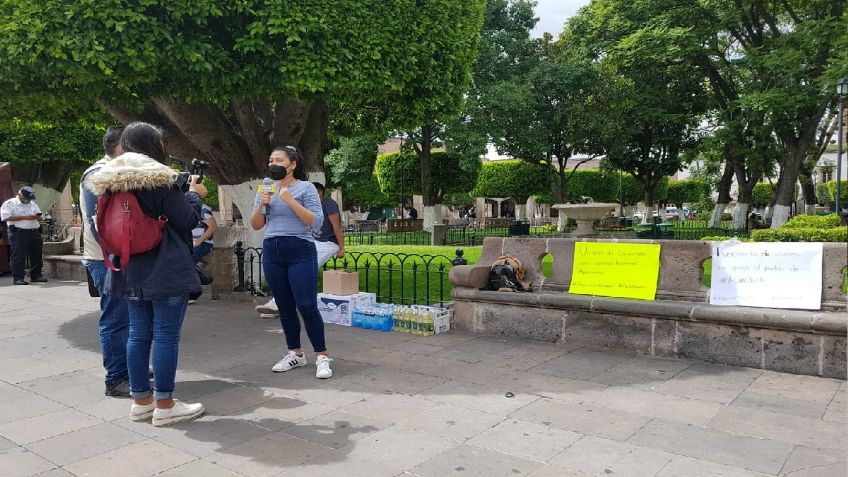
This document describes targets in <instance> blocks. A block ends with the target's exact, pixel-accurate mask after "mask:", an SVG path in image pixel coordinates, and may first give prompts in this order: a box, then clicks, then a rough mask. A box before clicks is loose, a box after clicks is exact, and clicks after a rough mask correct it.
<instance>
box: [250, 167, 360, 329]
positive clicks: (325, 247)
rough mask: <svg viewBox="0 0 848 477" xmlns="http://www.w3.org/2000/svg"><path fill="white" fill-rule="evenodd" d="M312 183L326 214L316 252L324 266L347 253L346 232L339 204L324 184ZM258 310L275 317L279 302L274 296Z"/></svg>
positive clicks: (322, 210) (262, 315)
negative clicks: (329, 194) (328, 193)
mask: <svg viewBox="0 0 848 477" xmlns="http://www.w3.org/2000/svg"><path fill="white" fill-rule="evenodd" d="M312 185H314V186H315V189H316V190H318V196H319V197H321V212H323V214H324V222H323V223H322V224H321V233H320V234H318V235H317V236H316V237H315V252H316V253H317V254H318V268H321V267H323V266H324V264H325V263H327V261H328V260H330V257H333V256H334V255H335V257H336V258H343V257H344V255H345V246H344V232H343V231H342V219H341V213H340V212H339V204H337V203H336V201H335V200H333V199H332V198H330V197H327V196H325V194H324V185H323V184H321V183H320V182H313V183H312ZM256 311H257V312H258V313H259V314H260V315H261V317H262V318H273V317H275V316H277V315H278V314H279V310H277V302H276V300H274V298H271V300H269V301H268V303H266V304H264V305H259V306H257V307H256Z"/></svg>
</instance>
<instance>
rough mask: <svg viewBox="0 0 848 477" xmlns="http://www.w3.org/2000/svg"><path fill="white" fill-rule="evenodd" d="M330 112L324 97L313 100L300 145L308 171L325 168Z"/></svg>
mask: <svg viewBox="0 0 848 477" xmlns="http://www.w3.org/2000/svg"><path fill="white" fill-rule="evenodd" d="M329 121H330V114H329V111H328V109H327V103H325V102H324V100H322V99H318V100H315V101H313V102H312V104H311V105H310V106H309V114H308V116H307V117H306V121H305V127H304V128H303V133H302V134H301V135H300V141H298V143H297V144H298V147H300V150H301V152H302V153H303V160H304V162H305V164H304V168H305V169H306V170H307V171H308V172H317V171H323V170H324V152H325V148H326V146H327V125H328V124H329Z"/></svg>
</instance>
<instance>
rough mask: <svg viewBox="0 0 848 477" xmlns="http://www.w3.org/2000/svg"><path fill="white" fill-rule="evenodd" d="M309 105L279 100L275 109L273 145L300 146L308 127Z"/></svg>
mask: <svg viewBox="0 0 848 477" xmlns="http://www.w3.org/2000/svg"><path fill="white" fill-rule="evenodd" d="M308 114H309V105H307V104H305V103H301V102H299V101H286V100H279V101H277V105H276V106H275V107H274V136H273V137H272V138H271V144H272V145H274V146H285V145H294V144H300V138H301V137H302V136H303V131H304V129H305V127H306V125H305V123H306V120H307V116H308Z"/></svg>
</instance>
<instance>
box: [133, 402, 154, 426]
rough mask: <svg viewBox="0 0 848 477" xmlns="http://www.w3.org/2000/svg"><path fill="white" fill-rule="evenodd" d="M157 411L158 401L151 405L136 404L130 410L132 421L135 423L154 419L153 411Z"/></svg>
mask: <svg viewBox="0 0 848 477" xmlns="http://www.w3.org/2000/svg"><path fill="white" fill-rule="evenodd" d="M155 409H156V401H152V402H151V403H150V404H135V403H133V405H132V407H131V408H130V419H132V420H133V421H135V422H139V421H146V420H148V419H150V418H151V417H153V411H154V410H155Z"/></svg>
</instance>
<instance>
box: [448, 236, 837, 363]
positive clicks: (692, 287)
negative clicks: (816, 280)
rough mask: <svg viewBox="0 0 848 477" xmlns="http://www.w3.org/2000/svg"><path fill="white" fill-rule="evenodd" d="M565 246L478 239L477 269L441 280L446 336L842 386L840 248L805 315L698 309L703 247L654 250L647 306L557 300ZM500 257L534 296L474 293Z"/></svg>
mask: <svg viewBox="0 0 848 477" xmlns="http://www.w3.org/2000/svg"><path fill="white" fill-rule="evenodd" d="M574 242H575V240H574V239H547V240H546V239H532V238H515V239H509V238H508V239H501V238H487V239H486V241H485V242H484V249H483V254H482V256H481V258H480V260H479V261H478V262H477V263H478V264H477V265H472V266H458V267H454V268H453V269H452V270H451V282H452V283H453V285H454V291H453V295H454V320H455V322H454V326H455V327H456V328H457V329H463V330H468V331H472V332H474V333H479V334H485V335H493V336H504V337H520V338H529V339H535V340H540V341H547V342H553V343H568V344H578V345H586V346H597V347H606V348H614V349H621V350H626V351H631V352H636V353H641V354H646V355H652V356H668V357H679V358H687V359H694V360H699V361H709V362H717V363H724V364H731V365H737V366H748V367H754V368H762V369H770V370H775V371H782V372H790V373H796V374H809V375H819V376H828V377H835V378H841V379H845V378H846V345H848V343H846V334H848V314H846V313H845V309H846V306H845V305H846V297H845V295H844V294H843V293H842V291H841V280H842V268H844V267H845V266H846V263H845V262H846V260H847V259H846V256H845V251H844V245H843V244H826V245H827V246H826V247H825V258H824V270H823V272H824V274H825V277H824V286H823V290H822V299H823V303H825V304H826V309H825V310H823V311H805V310H781V309H771V308H751V307H738V306H735V307H726V306H715V305H710V304H708V303H706V301H707V297H708V294H709V289H708V288H707V287H706V286H704V285H703V284H701V270H702V264H703V261H704V260H706V259H707V258H709V257H710V247H709V243H708V242H692V241H660V242H661V243H662V245H663V247H662V253H661V257H660V262H661V266H660V278H659V284H658V291H657V298H658V299H657V300H656V301H642V300H628V299H621V298H607V297H591V296H582V295H571V294H568V293H567V290H568V286H569V284H570V279H571V264H572V261H573V260H572V258H573V256H572V253H573V250H574ZM625 242H637V241H634V240H626V241H625ZM642 242H643V243H647V242H648V241H642ZM830 245H833V246H830ZM548 253H550V254H552V255H553V256H554V265H553V272H552V274H551V276H550V277H545V276H544V275H543V274H542V268H541V262H542V257H544V255H545V254H548ZM500 255H513V256H516V257H518V258H519V259H520V260H521V261H522V263H524V265H525V266H526V267H527V268H528V271H527V275H528V280H531V281H533V283H534V288H535V289H536V290H538V291H537V292H534V293H503V292H491V291H481V290H479V288H482V287H484V286H485V284H486V280H487V277H488V265H487V264H490V263H491V262H492V260H494V259H495V258H497V257H498V256H500Z"/></svg>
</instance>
